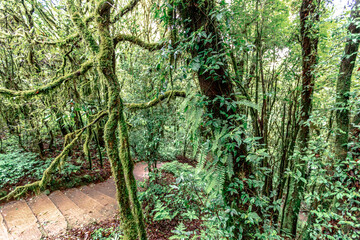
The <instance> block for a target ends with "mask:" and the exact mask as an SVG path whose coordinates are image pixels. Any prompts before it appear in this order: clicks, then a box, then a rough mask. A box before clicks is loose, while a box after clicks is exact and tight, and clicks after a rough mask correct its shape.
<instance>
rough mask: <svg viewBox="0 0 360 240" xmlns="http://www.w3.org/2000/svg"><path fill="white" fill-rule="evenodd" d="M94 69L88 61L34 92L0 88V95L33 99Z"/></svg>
mask: <svg viewBox="0 0 360 240" xmlns="http://www.w3.org/2000/svg"><path fill="white" fill-rule="evenodd" d="M92 67H93V62H92V61H88V62H86V63H84V64H83V65H82V66H81V67H80V69H79V70H77V71H75V72H72V73H69V74H67V75H65V76H62V77H59V78H56V79H55V80H54V81H52V82H51V83H49V84H47V85H44V86H41V87H38V88H37V89H34V90H25V91H15V90H10V89H5V88H0V95H3V96H7V97H21V98H31V97H34V96H36V95H39V94H47V93H49V92H50V91H51V90H53V89H55V88H57V87H59V86H60V85H61V84H62V83H64V82H67V81H69V80H71V79H73V78H75V77H78V76H80V75H83V74H85V73H86V72H87V71H88V70H89V69H91V68H92Z"/></svg>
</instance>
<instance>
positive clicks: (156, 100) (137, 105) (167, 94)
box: [125, 90, 186, 110]
mask: <svg viewBox="0 0 360 240" xmlns="http://www.w3.org/2000/svg"><path fill="white" fill-rule="evenodd" d="M175 97H186V93H185V92H184V91H178V90H173V91H167V92H165V93H164V94H162V95H160V96H159V97H157V98H154V99H153V100H151V101H150V102H146V103H126V104H125V106H126V107H127V108H128V109H130V110H138V109H146V108H150V107H153V106H155V105H157V104H159V103H160V102H161V101H163V100H165V99H170V98H175Z"/></svg>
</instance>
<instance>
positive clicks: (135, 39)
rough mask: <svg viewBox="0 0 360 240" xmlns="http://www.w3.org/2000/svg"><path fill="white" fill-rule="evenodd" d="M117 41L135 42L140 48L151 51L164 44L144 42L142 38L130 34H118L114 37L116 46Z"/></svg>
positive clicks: (158, 48)
mask: <svg viewBox="0 0 360 240" xmlns="http://www.w3.org/2000/svg"><path fill="white" fill-rule="evenodd" d="M119 42H131V43H133V44H136V45H138V46H140V47H142V48H145V49H147V50H149V51H150V52H151V51H155V50H160V49H161V48H163V47H164V46H165V43H147V42H144V41H143V40H141V39H140V38H138V37H135V36H132V35H126V34H118V35H117V36H116V37H115V38H114V45H115V46H116V44H118V43H119Z"/></svg>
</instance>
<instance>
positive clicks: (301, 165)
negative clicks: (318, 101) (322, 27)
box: [283, 0, 321, 237]
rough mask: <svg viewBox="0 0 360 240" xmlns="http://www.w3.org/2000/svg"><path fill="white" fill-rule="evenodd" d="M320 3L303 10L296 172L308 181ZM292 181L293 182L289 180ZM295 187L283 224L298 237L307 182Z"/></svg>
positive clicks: (306, 2)
mask: <svg viewBox="0 0 360 240" xmlns="http://www.w3.org/2000/svg"><path fill="white" fill-rule="evenodd" d="M320 2H321V0H302V4H301V9H300V34H301V48H302V91H301V109H300V130H299V136H298V146H299V149H300V156H299V159H298V160H297V163H296V164H295V167H294V169H293V171H294V172H295V173H297V172H298V171H300V172H301V176H300V177H301V178H304V179H306V175H307V162H306V161H305V160H304V156H305V155H306V150H307V148H308V141H309V137H310V124H309V120H310V115H311V108H312V96H313V90H314V83H315V74H314V69H315V66H316V63H317V56H318V42H319V38H318V34H317V32H318V31H317V26H316V25H317V24H318V22H319V19H320V18H319V13H318V9H319V6H320ZM289 180H290V179H289ZM292 182H293V187H292V188H290V192H289V193H288V195H289V196H290V197H289V198H288V203H287V204H286V209H285V212H284V214H285V222H284V224H283V226H284V230H285V232H287V233H289V234H291V235H292V237H296V231H297V223H298V218H299V213H300V206H301V201H302V197H303V193H304V182H303V181H301V180H297V181H292Z"/></svg>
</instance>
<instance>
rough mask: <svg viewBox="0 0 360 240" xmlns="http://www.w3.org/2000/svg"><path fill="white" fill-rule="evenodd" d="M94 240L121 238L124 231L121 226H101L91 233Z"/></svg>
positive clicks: (116, 239) (119, 239) (117, 239)
mask: <svg viewBox="0 0 360 240" xmlns="http://www.w3.org/2000/svg"><path fill="white" fill-rule="evenodd" d="M91 239H93V240H121V239H123V238H122V232H121V230H120V229H119V228H114V227H110V228H99V229H96V230H95V231H94V232H93V233H92V234H91Z"/></svg>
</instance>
